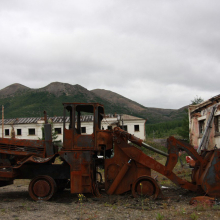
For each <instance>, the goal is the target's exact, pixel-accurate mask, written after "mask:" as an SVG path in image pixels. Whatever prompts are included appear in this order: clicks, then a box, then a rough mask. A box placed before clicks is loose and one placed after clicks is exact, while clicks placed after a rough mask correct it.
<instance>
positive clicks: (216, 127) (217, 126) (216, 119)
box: [214, 116, 219, 132]
mask: <svg viewBox="0 0 220 220" xmlns="http://www.w3.org/2000/svg"><path fill="white" fill-rule="evenodd" d="M214 125H215V132H219V116H215V117H214Z"/></svg>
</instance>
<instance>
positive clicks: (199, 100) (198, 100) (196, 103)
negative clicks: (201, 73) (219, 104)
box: [191, 96, 204, 105]
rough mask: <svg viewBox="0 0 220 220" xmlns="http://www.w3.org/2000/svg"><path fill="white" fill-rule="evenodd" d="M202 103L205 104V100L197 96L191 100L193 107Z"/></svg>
mask: <svg viewBox="0 0 220 220" xmlns="http://www.w3.org/2000/svg"><path fill="white" fill-rule="evenodd" d="M202 102H204V100H203V99H202V98H201V97H198V96H196V97H195V98H194V99H193V100H191V105H198V104H199V103H202Z"/></svg>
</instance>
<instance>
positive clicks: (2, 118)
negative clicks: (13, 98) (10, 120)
mask: <svg viewBox="0 0 220 220" xmlns="http://www.w3.org/2000/svg"><path fill="white" fill-rule="evenodd" d="M2 138H4V105H2Z"/></svg>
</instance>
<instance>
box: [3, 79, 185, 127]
mask: <svg viewBox="0 0 220 220" xmlns="http://www.w3.org/2000/svg"><path fill="white" fill-rule="evenodd" d="M63 102H84V103H88V102H98V103H101V104H103V105H104V107H105V113H106V114H107V113H117V114H130V115H134V116H137V117H141V118H145V119H147V120H148V123H159V122H164V121H170V120H179V119H181V118H182V116H183V114H184V108H183V109H179V110H173V109H160V108H148V107H145V106H142V105H140V104H138V103H136V102H134V101H132V100H130V99H128V98H125V97H123V96H121V95H119V94H117V93H114V92H111V91H108V90H103V89H95V90H91V91H89V90H87V89H86V88H84V87H82V86H80V85H77V84H76V85H71V84H68V83H60V82H53V83H50V84H49V85H47V86H45V87H43V88H39V89H31V88H29V87H27V86H24V85H21V84H18V83H15V84H12V85H10V86H8V87H6V88H4V89H1V90H0V103H1V105H4V108H5V118H12V117H16V118H18V117H39V116H42V115H43V111H44V110H46V111H47V113H48V115H50V116H55V115H56V116H61V115H63V107H62V103H63Z"/></svg>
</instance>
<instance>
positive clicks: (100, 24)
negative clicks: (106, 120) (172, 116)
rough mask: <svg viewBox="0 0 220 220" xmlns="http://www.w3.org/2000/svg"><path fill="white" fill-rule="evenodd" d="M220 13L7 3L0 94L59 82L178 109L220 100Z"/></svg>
mask: <svg viewBox="0 0 220 220" xmlns="http://www.w3.org/2000/svg"><path fill="white" fill-rule="evenodd" d="M219 10H220V1H219V0H216V1H215V0H209V1H205V0H202V1H201V0H184V1H180V0H166V1H164V0H135V1H134V0H133V1H131V0H111V1H104V0H85V1H84V0H80V1H78V0H77V1H75V0H65V1H63V0H50V1H49V0H38V1H30V0H19V1H18V0H13V1H12V0H1V1H0V73H1V80H0V89H2V88H4V87H6V86H8V85H10V84H13V83H21V84H23V85H25V86H28V87H30V88H41V87H44V86H46V85H48V84H49V83H51V82H55V81H58V82H65V83H70V84H72V85H74V84H80V85H81V86H83V87H85V88H87V89H88V90H92V89H97V88H100V89H106V90H111V91H113V92H116V93H119V94H121V95H123V96H125V97H127V98H130V99H132V100H134V101H136V102H138V103H140V104H142V105H144V106H147V107H159V108H174V109H178V108H181V107H183V106H185V105H187V104H189V103H190V101H191V100H192V99H193V98H194V97H196V95H198V96H199V97H202V98H203V99H208V98H210V97H212V96H215V95H218V94H219V93H220V92H219V85H220V74H219V73H220V12H219ZM73 101H74V100H73Z"/></svg>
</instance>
